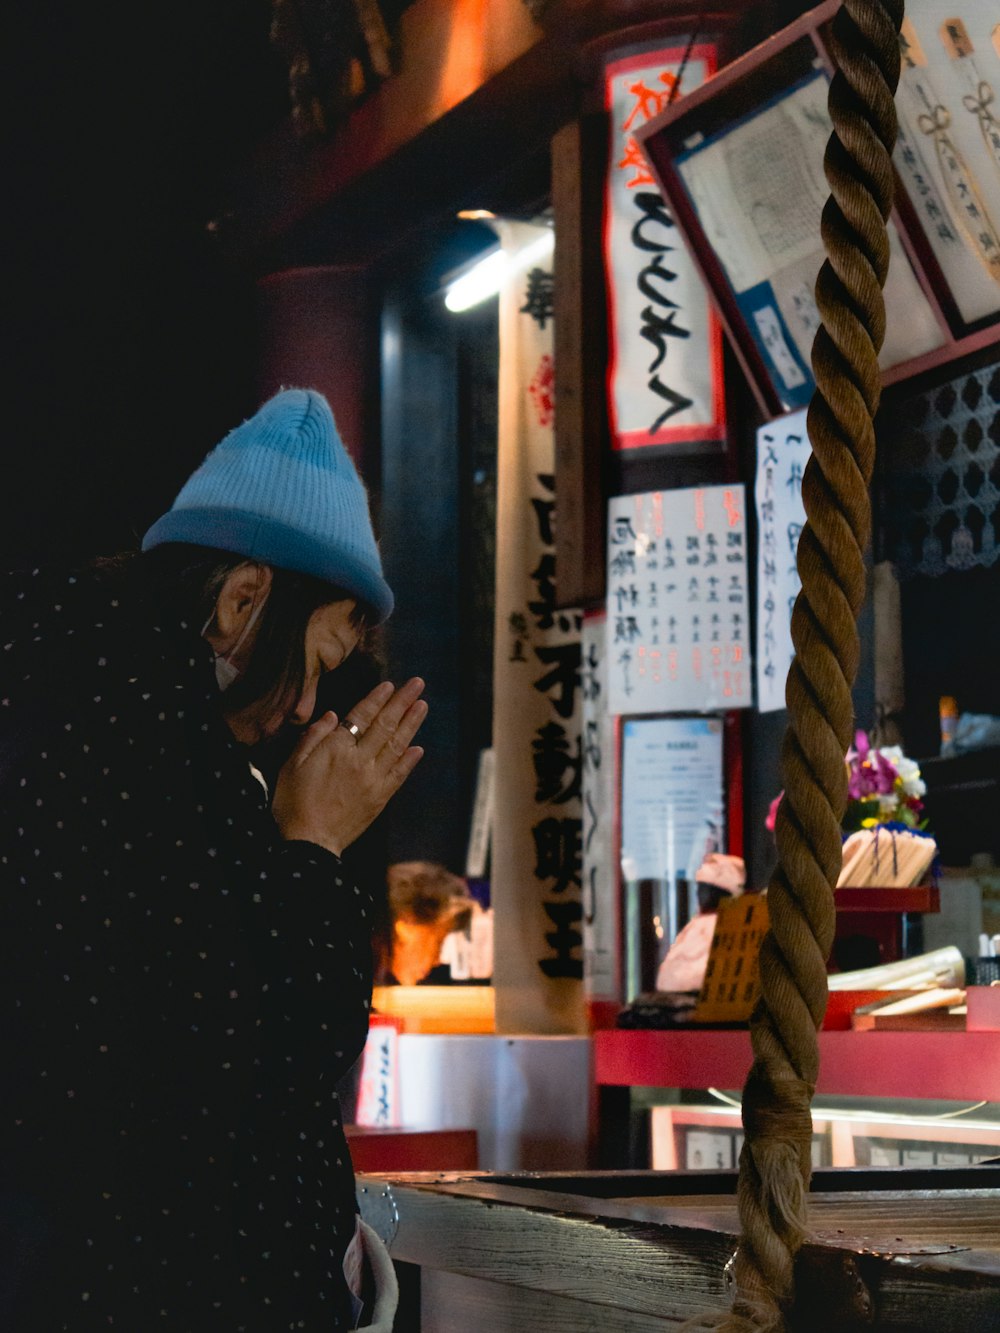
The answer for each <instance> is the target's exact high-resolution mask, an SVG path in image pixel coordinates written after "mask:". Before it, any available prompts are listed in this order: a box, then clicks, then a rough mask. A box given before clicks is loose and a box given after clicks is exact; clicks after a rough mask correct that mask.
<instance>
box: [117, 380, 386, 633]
mask: <svg viewBox="0 0 1000 1333" xmlns="http://www.w3.org/2000/svg"><path fill="white" fill-rule="evenodd" d="M166 542H190V543H192V544H194V545H196V546H211V547H216V548H218V549H219V550H222V551H232V552H234V553H235V554H237V555H245V556H247V557H249V558H250V559H252V560H259V561H260V562H261V563H262V564H267V565H277V566H278V567H279V568H281V569H294V570H298V571H299V572H300V573H303V574H313V575H315V576H316V577H317V578H320V579H325V580H326V581H327V582H328V583H334V584H336V585H337V586H338V587H340V588H343V589H344V590H345V591H346V592H349V593H353V594H354V596H355V597H357V598H358V599H359V600H360V601H363V602H365V603H367V605H368V606H370V607H371V608H372V610H373V611H374V613H375V617H376V620H378V621H382V620H385V619H386V617H387V616H388V615H389V613H390V612H391V611H392V606H393V596H392V591H391V590H390V588H389V585H388V584H387V583H386V581H385V579H384V578H383V576H382V561H381V560H380V558H379V553H378V547H377V545H376V543H375V534H374V532H373V531H372V524H371V516H370V514H369V512H368V496H367V493H366V491H365V488H364V486H363V484H362V482H361V478H360V477H359V476H358V474H357V471H356V469H355V467H354V463H353V462H352V461H351V457H350V455H349V454H348V452H347V450H346V449H345V448H344V445H343V442H342V441H341V438H340V435H339V433H338V431H337V427H336V424H335V422H334V420H333V413H332V412H331V411H330V405H329V404H328V403H327V401H326V399H325V398H324V397H323V396H322V394H319V393H316V392H315V390H313V389H284V390H282V391H281V392H280V393H277V394H275V396H274V397H273V398H271V399H269V400H268V401H267V402H266V403H265V404H264V406H263V407H261V408H260V410H259V411H258V412H257V413H256V414H255V415H254V416H252V417H250V419H249V420H248V421H244V422H243V424H242V425H241V426H237V427H236V429H235V430H233V431H230V433H229V434H228V435H227V436H226V438H225V439H224V440H223V441H222V442H221V443H220V444H218V445H216V447H215V448H214V449H213V450H212V452H211V453H210V454H209V455H208V457H207V458H206V459H205V461H204V462H203V463H202V464H201V466H200V467H199V468H198V469H197V470H196V471H195V472H194V473H192V475H191V476H190V477H189V478H188V480H187V481H186V482H185V484H184V486H183V487H182V488H181V491H180V494H179V495H178V496H177V499H176V500H175V501H174V503H173V506H172V507H171V508H170V509H169V510H168V511H167V513H165V514H164V515H163V517H162V518H159V519H157V521H156V522H155V523H154V524H153V526H152V527H151V528H150V529H149V531H148V532H147V533H146V535H145V537H144V538H143V540H142V549H143V550H144V551H148V550H151V549H152V548H153V547H154V546H162V545H163V544H164V543H166Z"/></svg>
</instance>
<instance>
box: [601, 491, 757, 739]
mask: <svg viewBox="0 0 1000 1333" xmlns="http://www.w3.org/2000/svg"><path fill="white" fill-rule="evenodd" d="M607 558H608V564H607V573H608V581H607V586H608V592H607V651H608V685H609V688H608V707H609V709H610V711H611V712H612V713H687V712H712V711H718V710H722V709H730V708H748V707H749V706H750V703H751V690H752V684H751V673H750V615H749V596H748V592H747V559H746V495H745V491H744V488H743V486H742V485H740V484H736V483H734V484H733V485H723V486H698V487H693V488H691V489H684V490H676V491H648V492H646V493H644V494H642V495H621V496H616V497H614V498H613V499H612V500H611V501H610V503H609V507H608V552H607Z"/></svg>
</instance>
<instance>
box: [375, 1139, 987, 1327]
mask: <svg viewBox="0 0 1000 1333" xmlns="http://www.w3.org/2000/svg"><path fill="white" fill-rule="evenodd" d="M735 1190H736V1174H735V1172H732V1171H716V1172H712V1173H711V1174H702V1173H697V1172H686V1171H671V1172H651V1171H639V1172H592V1173H589V1174H585V1175H582V1176H560V1175H555V1174H548V1173H546V1174H533V1175H516V1176H483V1175H468V1176H461V1175H407V1176H396V1177H391V1178H379V1177H374V1176H362V1177H360V1178H359V1181H358V1197H359V1200H360V1205H361V1211H362V1215H363V1216H364V1218H365V1220H366V1221H368V1222H369V1223H371V1225H372V1226H374V1227H375V1229H376V1230H377V1231H379V1233H380V1234H381V1235H382V1236H383V1238H384V1239H385V1240H386V1241H387V1242H389V1244H390V1250H391V1253H392V1256H393V1258H394V1259H395V1260H397V1261H402V1263H403V1264H406V1265H414V1266H416V1268H417V1269H419V1295H417V1294H416V1293H415V1292H414V1291H413V1290H412V1288H413V1286H414V1285H415V1284H414V1283H412V1282H405V1281H404V1284H403V1285H404V1290H405V1291H406V1292H407V1297H406V1299H405V1300H404V1303H403V1305H402V1307H401V1310H400V1314H399V1317H398V1318H397V1321H396V1327H397V1329H398V1330H399V1331H400V1333H408V1331H409V1330H414V1329H418V1328H422V1329H425V1330H433V1333H468V1330H469V1329H475V1328H479V1329H484V1330H489V1333H552V1331H553V1330H556V1329H562V1330H566V1331H567V1333H570V1330H571V1331H572V1333H658V1331H659V1330H664V1331H665V1330H668V1329H677V1328H678V1327H679V1326H680V1325H681V1324H682V1323H683V1321H684V1320H686V1319H689V1318H691V1317H692V1316H694V1315H698V1314H702V1313H704V1312H706V1311H708V1310H716V1311H722V1310H724V1309H726V1308H727V1306H728V1304H729V1300H730V1296H729V1294H728V1292H727V1290H726V1284H725V1278H724V1269H725V1265H726V1262H727V1260H728V1259H729V1257H730V1255H731V1254H732V1253H733V1250H734V1248H735V1245H736V1237H737V1233H738V1231H739V1226H738V1222H737V1216H736V1199H735ZM812 1226H813V1237H812V1239H811V1240H810V1242H809V1243H808V1244H807V1245H806V1246H805V1248H804V1250H803V1251H802V1253H801V1255H800V1259H799V1262H798V1264H797V1283H798V1291H799V1302H800V1310H801V1313H802V1315H803V1319H804V1322H803V1323H802V1324H801V1327H802V1328H804V1329H805V1328H807V1329H808V1330H809V1333H834V1331H835V1330H836V1333H850V1330H859V1331H860V1330H861V1329H862V1328H864V1329H875V1330H882V1333H971V1330H983V1333H985V1330H987V1329H997V1328H1000V1166H985V1165H984V1166H975V1167H965V1168H950V1167H931V1168H927V1169H924V1170H918V1171H914V1170H912V1169H910V1170H891V1169H890V1170H880V1171H871V1170H846V1171H845V1170H839V1171H818V1172H817V1173H816V1175H815V1176H814V1178H813V1196H812ZM405 1275H406V1276H407V1277H412V1276H413V1273H412V1270H406V1272H405Z"/></svg>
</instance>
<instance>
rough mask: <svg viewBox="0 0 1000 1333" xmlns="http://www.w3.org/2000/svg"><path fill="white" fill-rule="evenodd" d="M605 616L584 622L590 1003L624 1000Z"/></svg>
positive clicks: (585, 848) (586, 948)
mask: <svg viewBox="0 0 1000 1333" xmlns="http://www.w3.org/2000/svg"><path fill="white" fill-rule="evenodd" d="M607 693H608V673H607V641H606V636H605V629H604V615H603V613H600V612H595V613H591V614H588V615H587V616H585V617H584V621H583V987H584V992H585V994H586V997H587V999H588V1000H589V1001H593V1000H597V1001H619V1000H620V999H621V977H620V971H621V965H620V959H621V953H620V949H619V946H618V939H619V929H618V868H617V856H616V851H615V808H616V805H617V793H616V784H615V761H616V755H615V721H614V718H613V717H612V715H611V714H610V713H609V712H608V706H607V698H606V696H607Z"/></svg>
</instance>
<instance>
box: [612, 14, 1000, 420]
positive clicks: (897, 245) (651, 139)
mask: <svg viewBox="0 0 1000 1333" xmlns="http://www.w3.org/2000/svg"><path fill="white" fill-rule="evenodd" d="M838 8H839V0H825V3H823V4H821V5H819V6H818V7H817V8H815V9H813V10H811V11H809V12H808V13H807V14H804V15H802V16H801V17H800V18H799V19H797V20H796V21H795V22H793V23H791V24H790V25H789V26H788V27H786V28H784V29H783V30H782V31H781V32H779V33H777V34H775V36H773V37H771V38H769V39H768V40H767V41H765V42H762V43H761V44H760V45H758V46H756V47H754V48H753V50H751V51H749V52H748V53H747V54H746V55H744V56H743V57H741V58H740V59H738V60H736V61H734V62H733V63H732V64H730V65H727V66H726V67H725V68H723V69H722V70H721V71H720V72H719V73H718V74H717V75H715V77H714V78H712V79H710V80H709V81H708V82H706V83H705V84H703V85H702V86H701V87H700V88H697V89H695V90H694V91H693V92H691V93H688V94H687V95H686V96H684V97H683V98H682V99H680V100H679V101H678V102H676V103H675V104H674V105H672V106H669V107H667V108H666V109H665V110H664V111H662V112H661V113H660V114H659V115H658V116H656V117H655V118H653V119H651V120H649V121H648V122H647V123H646V125H644V126H643V127H642V129H641V130H640V131H639V132H638V136H637V137H638V139H639V141H640V143H641V146H642V149H643V151H644V153H645V155H646V157H647V159H648V161H649V163H650V166H651V168H652V172H653V174H654V176H655V177H656V179H657V181H658V183H659V185H660V188H661V189H662V191H663V193H664V196H665V197H666V199H667V200H668V201H669V204H670V206H671V209H672V211H673V216H674V219H675V222H676V225H677V228H678V230H679V231H680V232H681V234H682V235H683V237H684V239H685V241H686V243H687V245H688V247H689V249H690V250H691V252H692V254H693V257H694V259H695V262H696V264H697V265H698V267H699V269H700V271H701V274H702V277H703V279H704V281H705V283H706V285H707V287H708V290H709V291H710V293H711V295H712V299H713V303H714V305H715V308H716V311H717V312H718V315H719V318H720V320H721V322H722V325H723V327H724V329H725V331H726V334H727V336H728V338H729V341H730V344H731V346H732V348H733V351H734V353H735V355H736V358H737V360H738V361H739V363H740V365H741V366H742V368H743V370H744V372H745V373H746V375H747V378H748V380H749V383H750V385H751V387H752V389H753V392H754V396H755V397H756V399H757V402H758V404H759V406H760V409H761V411H762V412H763V414H764V415H765V417H767V418H768V419H773V418H775V417H777V416H781V415H783V414H785V413H786V412H789V411H792V410H794V409H796V408H798V407H802V406H804V405H806V403H807V402H808V400H809V398H810V397H811V393H812V388H813V382H812V374H811V370H810V368H809V346H810V345H811V339H812V333H813V332H814V329H815V322H816V319H817V316H816V313H815V307H814V304H813V305H812V307H811V308H810V302H811V301H812V285H813V283H814V281H815V274H816V273H817V272H818V270H819V264H820V263H821V261H822V244H821V241H820V233H819V208H820V207H821V202H820V196H821V195H822V198H825V195H826V194H827V193H828V187H827V185H826V182H825V179H823V177H822V148H821V146H820V145H822V144H825V139H826V137H827V136H828V132H829V130H828V124H824V123H823V121H822V117H823V116H825V115H826V113H825V100H826V99H825V89H826V83H827V81H828V80H829V78H830V77H832V73H833V69H834V66H833V61H832V58H831V56H830V52H829V46H828V41H827V32H828V27H829V24H830V22H831V20H832V19H833V17H834V15H835V14H836V12H837V10H838ZM769 192H770V193H769ZM897 200H898V206H897V208H896V209H895V210H894V213H893V216H892V224H893V227H894V229H895V237H896V238H898V239H895V238H894V239H893V245H894V256H893V264H892V266H891V269H890V279H889V283H890V286H889V289H888V290H887V305H888V308H889V324H890V328H889V336H888V338H887V345H886V348H885V349H884V354H883V358H882V364H883V380H884V383H886V384H892V383H896V382H899V381H902V380H906V379H909V378H911V377H912V376H914V375H917V374H920V373H922V372H923V371H925V370H929V369H931V368H933V367H935V366H939V365H943V364H946V363H948V362H950V361H952V360H954V359H956V358H957V357H959V356H962V355H964V354H966V353H968V352H972V351H975V350H978V349H979V348H981V347H984V346H987V345H989V344H991V343H993V342H996V341H997V340H998V339H1000V308H998V312H997V314H996V316H995V317H990V318H987V319H981V320H978V321H976V322H975V323H969V322H967V321H966V320H963V319H962V318H960V315H959V311H958V309H957V303H956V301H955V299H954V296H953V294H952V293H951V292H950V290H949V287H948V284H947V282H946V279H945V275H944V273H943V272H942V269H941V266H940V264H938V263H937V262H936V260H935V257H934V254H933V253H932V251H931V249H930V247H929V245H928V243H927V238H926V235H925V233H924V231H923V229H922V227H921V226H920V225H919V222H918V219H917V215H916V209H915V206H914V202H913V200H912V199H911V197H910V195H909V194H908V193H907V191H906V190H905V189H904V188H903V185H902V183H901V182H900V181H899V179H898V178H897ZM762 209H763V210H764V211H763V213H761V212H760V210H762ZM814 213H815V217H813V214H814ZM734 219H735V222H734ZM813 229H814V230H813ZM894 309H895V310H896V312H897V314H896V317H895V318H893V310H894Z"/></svg>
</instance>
